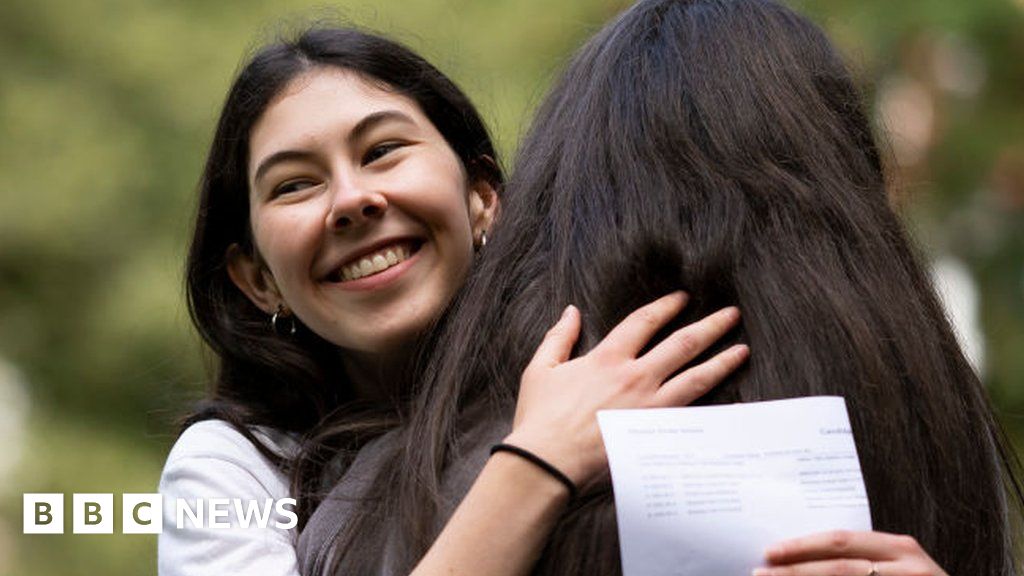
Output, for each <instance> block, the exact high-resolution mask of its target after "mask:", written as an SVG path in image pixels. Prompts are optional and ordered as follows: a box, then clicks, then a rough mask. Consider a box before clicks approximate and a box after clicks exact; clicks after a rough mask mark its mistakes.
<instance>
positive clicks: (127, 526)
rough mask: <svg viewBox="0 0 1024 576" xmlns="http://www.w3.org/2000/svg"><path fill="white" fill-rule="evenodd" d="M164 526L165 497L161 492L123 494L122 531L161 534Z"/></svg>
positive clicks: (126, 532) (125, 532)
mask: <svg viewBox="0 0 1024 576" xmlns="http://www.w3.org/2000/svg"><path fill="white" fill-rule="evenodd" d="M163 526H164V499H163V497H162V496H160V494H124V495H122V496H121V532H122V533H124V534H160V533H161V532H163Z"/></svg>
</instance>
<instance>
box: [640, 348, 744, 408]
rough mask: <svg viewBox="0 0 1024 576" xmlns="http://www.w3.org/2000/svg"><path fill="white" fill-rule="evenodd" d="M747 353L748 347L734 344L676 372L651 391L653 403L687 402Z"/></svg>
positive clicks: (675, 403) (738, 364) (720, 378)
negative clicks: (653, 391) (682, 370)
mask: <svg viewBox="0 0 1024 576" xmlns="http://www.w3.org/2000/svg"><path fill="white" fill-rule="evenodd" d="M749 357H750V348H748V347H747V346H746V345H745V344H736V345H735V346H731V347H730V348H729V349H728V350H723V351H722V352H719V353H718V354H715V356H714V357H712V358H711V359H709V360H708V361H706V362H702V363H700V364H698V365H696V366H694V367H693V368H690V369H689V370H686V371H685V372H682V373H680V374H677V375H676V376H674V377H673V378H672V379H671V380H669V381H668V382H665V383H664V384H663V385H662V386H661V388H659V389H658V391H657V392H656V393H655V395H654V404H655V406H664V407H669V406H687V405H689V404H691V403H692V402H693V401H694V400H696V399H697V398H700V397H701V396H703V395H704V394H706V393H707V391H708V390H711V389H712V388H714V387H715V386H717V385H718V384H719V383H720V382H721V381H722V380H725V378H726V377H727V376H729V374H732V373H733V372H734V371H736V369H737V368H739V367H740V366H742V365H743V363H744V362H746V361H747V358H749Z"/></svg>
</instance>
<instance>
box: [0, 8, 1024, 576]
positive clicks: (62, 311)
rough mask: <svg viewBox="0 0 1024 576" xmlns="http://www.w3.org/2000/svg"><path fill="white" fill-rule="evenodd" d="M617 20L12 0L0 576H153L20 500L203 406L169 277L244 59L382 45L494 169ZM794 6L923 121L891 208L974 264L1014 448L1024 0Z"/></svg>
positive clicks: (106, 469) (1023, 295)
mask: <svg viewBox="0 0 1024 576" xmlns="http://www.w3.org/2000/svg"><path fill="white" fill-rule="evenodd" d="M626 4H627V2H625V1H624V0H573V1H568V0H565V1H560V2H545V1H542V0H491V1H486V2H485V1H481V0H400V1H399V0H391V1H377V2H368V1H363V2H351V3H344V4H337V5H333V6H330V7H328V8H324V7H323V5H322V3H313V2H302V1H297V0H292V1H287V2H285V1H267V0H262V1H247V2H227V1H206V2H198V1H195V0H183V1H179V2H155V1H152V0H133V1H128V0H93V1H89V2H61V1H57V0H6V1H5V2H4V3H3V5H2V6H0V62H2V63H3V66H2V70H0V174H3V179H2V181H0V360H6V361H9V362H11V363H13V364H14V365H16V366H17V367H18V368H19V369H20V370H21V371H22V372H23V374H24V377H25V379H26V381H27V382H28V383H29V391H30V395H31V399H32V406H33V408H32V415H31V417H30V418H29V419H28V421H27V422H28V433H27V436H26V438H27V445H26V446H25V448H24V453H25V457H24V458H23V460H22V465H21V467H20V468H19V469H18V471H17V474H16V475H15V477H14V481H13V482H11V481H10V480H7V481H6V482H3V483H2V484H3V485H2V486H0V574H8V573H9V574H40V575H44V574H94V573H105V574H111V575H116V574H137V573H149V572H153V571H154V570H155V568H154V566H155V560H154V550H155V538H153V537H149V536H115V537H104V536H72V535H65V536H36V537H26V536H21V535H20V532H21V524H20V522H21V493H22V492H48V491H52V492H63V493H66V494H70V493H73V492H90V491H95V492H114V493H115V494H117V495H119V494H121V493H124V492H133V491H134V492H148V491H153V490H155V488H156V481H157V478H158V475H159V469H160V466H161V463H162V459H163V457H164V455H165V453H166V449H167V447H168V446H169V444H170V442H171V441H173V437H174V436H173V432H174V428H173V421H174V418H175V417H176V416H177V415H179V414H180V413H181V411H182V409H183V407H184V406H185V405H186V403H187V401H188V400H189V399H190V398H194V397H195V396H197V395H198V394H201V392H202V390H203V385H204V380H205V371H204V367H203V361H202V360H203V353H202V350H201V347H200V345H199V344H198V342H197V339H196V337H195V336H194V335H193V333H192V331H191V329H190V326H189V324H188V319H187V314H186V313H185V311H184V306H183V297H182V281H181V270H182V262H183V257H184V253H185V250H186V243H187V238H188V234H189V226H190V219H191V215H192V210H193V208H194V192H195V188H196V182H197V179H198V175H199V172H200V168H201V166H202V162H203V159H204V154H205V150H206V147H207V145H208V141H209V139H210V137H211V134H212V130H213V126H214V122H215V120H216V115H217V113H218V109H219V106H220V104H221V101H222V99H223V97H224V93H225V91H226V89H227V87H228V85H229V83H230V81H231V78H232V75H233V73H234V71H235V69H236V67H237V66H238V63H239V62H240V61H241V59H242V58H243V55H244V54H245V53H247V51H248V50H249V49H251V48H252V47H253V46H255V45H258V44H259V43H260V42H262V41H264V40H267V39H270V38H272V37H274V35H275V34H277V33H278V32H281V31H287V30H290V29H294V28H296V27H298V26H301V25H302V24H303V23H306V22H309V21H310V20H311V19H316V18H330V19H333V20H343V21H352V22H355V23H358V24H362V25H365V26H368V27H370V28H373V29H377V30H380V31H383V32H386V33H388V34H389V35H391V36H393V37H397V38H398V39H400V40H403V41H404V42H406V43H408V44H409V45H411V46H412V47H413V48H414V49H416V50H418V51H420V52H421V53H423V54H424V55H425V56H426V57H427V58H428V59H430V60H431V61H433V62H435V63H436V64H437V65H438V66H439V67H440V68H441V69H442V70H444V71H445V72H447V73H449V74H450V75H451V76H452V77H453V78H455V79H456V80H457V81H458V82H459V83H460V84H461V85H462V86H463V87H464V88H465V89H466V90H467V91H468V92H469V94H470V95H471V96H472V97H473V98H474V100H475V101H476V102H477V103H478V105H479V106H480V108H481V110H482V112H483V113H484V116H485V117H486V118H487V119H488V120H489V122H490V124H491V127H492V130H493V131H494V133H495V135H496V136H497V138H498V140H499V142H500V147H501V150H502V152H503V153H504V154H505V163H506V164H507V165H510V164H511V153H512V152H513V151H514V148H515V145H516V142H517V140H518V137H519V135H520V134H521V132H522V131H523V130H524V129H525V128H526V126H527V124H528V120H529V116H530V111H531V110H532V108H533V106H534V105H535V104H536V103H537V102H538V101H539V100H540V98H541V97H542V95H543V92H544V90H545V88H546V86H547V84H548V82H549V81H550V79H551V78H552V77H553V75H554V74H556V73H557V71H558V69H559V67H560V66H561V64H562V63H563V62H564V59H565V57H566V56H567V54H569V53H570V52H571V51H572V50H573V49H574V48H575V47H576V46H578V45H579V44H580V42H581V41H582V40H583V39H584V38H586V37H587V36H589V35H590V34H591V33H592V32H593V31H595V30H596V29H597V28H598V27H600V26H601V24H602V23H603V22H605V21H606V20H607V19H608V18H610V17H611V16H613V15H614V14H615V13H617V12H618V11H619V10H621V9H622V8H623V7H624V6H625V5H626ZM794 4H795V7H797V8H798V9H801V10H802V11H804V12H805V13H806V14H808V15H810V16H811V17H812V18H813V19H814V20H815V21H817V22H818V23H820V24H821V25H822V26H824V27H825V28H826V30H827V31H828V32H829V34H830V35H831V37H832V38H833V39H835V41H836V42H837V43H838V44H839V45H840V47H841V48H842V49H843V51H844V52H845V53H846V54H847V55H848V57H849V59H850V61H851V63H852V64H853V66H854V68H855V70H857V73H858V75H859V77H860V78H861V79H862V80H863V81H864V83H865V85H866V86H867V88H868V92H869V94H870V95H871V98H872V102H873V106H875V109H876V110H877V111H878V112H879V115H880V117H882V118H887V116H886V114H885V112H886V110H888V109H889V108H891V109H892V110H895V111H896V115H895V116H894V117H893V120H892V121H894V122H896V123H897V124H901V123H905V122H904V121H905V119H906V118H907V117H909V118H912V119H913V118H916V119H917V124H914V123H913V122H911V123H910V124H909V128H908V129H909V130H910V132H909V133H910V134H911V135H914V138H916V140H914V142H912V143H911V144H914V145H916V146H917V148H914V147H913V146H911V147H910V148H908V147H907V146H906V145H905V144H906V143H905V142H901V141H900V140H899V138H900V137H901V136H900V134H899V132H900V131H899V130H896V131H895V133H894V135H893V136H892V139H893V140H892V149H893V152H894V154H893V157H894V159H893V161H892V164H893V173H894V175H895V176H896V179H895V182H894V193H895V194H896V198H897V201H898V203H899V204H900V205H901V206H903V207H904V208H905V209H906V210H907V215H908V219H909V222H910V224H911V226H912V228H913V230H914V231H915V233H916V234H917V236H918V237H919V239H920V240H921V241H922V245H923V246H924V247H925V249H926V253H929V254H931V255H937V254H947V255H952V256H954V257H956V258H958V259H960V260H961V261H963V262H964V263H966V265H967V267H968V268H969V270H970V271H971V272H972V274H973V276H974V278H975V280H976V282H977V284H978V290H979V294H980V310H979V312H980V322H981V327H982V329H983V331H984V335H985V343H986V354H987V357H986V360H985V369H984V375H985V380H986V382H987V383H988V384H989V385H990V386H991V389H992V393H993V396H994V397H995V399H996V400H997V403H998V406H999V408H1000V411H1001V413H1002V415H1003V416H1004V420H1005V422H1006V423H1007V425H1008V426H1009V427H1010V428H1011V430H1012V431H1013V432H1014V434H1015V435H1017V436H1021V435H1022V434H1024V420H1022V419H1020V418H1019V417H1011V415H1013V414H1019V413H1022V410H1024V386H1022V385H1021V384H1022V381H1024V353H1022V351H1024V233H1022V231H1024V226H1022V224H1024V106H1021V103H1022V102H1024V64H1021V63H1022V62H1024V0H979V1H972V2H963V1H962V0H928V1H927V2H926V1H924V0H905V1H903V2H890V1H887V0H828V1H825V0H803V1H799V2H795V3H794ZM894 86H895V87H897V88H893V87H894ZM890 96H892V97H891V98H890ZM900 98H903V100H900ZM890 101H891V102H894V104H893V105H892V106H891V107H889V108H887V106H888V104H886V102H890ZM901 102H909V103H910V104H911V106H910V107H909V108H908V107H907V106H902V107H901V105H900V103H901ZM921 102H925V103H926V104H927V106H926V107H925V108H928V109H929V110H930V113H929V114H930V115H929V114H926V115H925V116H927V118H925V120H927V121H928V122H927V126H926V128H927V130H925V129H923V128H921V126H923V125H924V124H922V122H924V120H921V118H920V117H919V116H920V115H921V109H919V107H914V106H913V105H912V104H914V103H921ZM929 107H930V108H929ZM901 112H905V113H907V114H903V113H901ZM897 127H899V126H897ZM904 128H905V126H904ZM915 130H916V132H915ZM922 130H924V132H922ZM922 134H923V135H922ZM912 139H913V138H912ZM915 143H916V144H915ZM908 150H909V152H908ZM901 155H902V156H901ZM0 424H2V423H0ZM0 429H2V428H0ZM3 440H4V438H2V437H0V441H3ZM0 480H3V478H0ZM68 498H69V499H70V497H68ZM118 498H119V497H115V500H117V499H118ZM115 526H119V523H115Z"/></svg>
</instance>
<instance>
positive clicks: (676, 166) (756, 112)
mask: <svg viewBox="0 0 1024 576" xmlns="http://www.w3.org/2000/svg"><path fill="white" fill-rule="evenodd" d="M502 209H503V212H502V226H501V227H499V228H498V229H496V230H495V233H494V235H493V238H492V239H491V241H490V244H488V250H487V252H486V253H485V254H483V255H482V256H481V258H480V259H479V262H478V264H477V266H476V268H475V269H474V271H473V273H472V274H471V276H470V279H469V281H468V285H467V289H466V290H465V291H464V293H463V294H462V296H461V297H460V298H459V299H458V300H457V301H456V303H455V305H454V307H453V309H452V311H451V313H450V315H449V316H448V317H447V318H446V322H445V325H444V327H443V330H441V331H440V333H439V336H438V338H437V340H436V341H435V342H434V346H433V347H432V350H433V351H434V356H433V358H432V359H431V361H430V364H429V366H428V367H427V370H426V376H425V384H424V387H423V389H422V391H421V394H420V396H419V397H418V398H417V401H416V403H415V406H416V410H415V411H413V412H412V418H411V421H410V423H409V424H408V426H406V427H405V429H404V430H403V432H402V434H403V435H404V439H403V440H398V441H396V442H395V446H396V447H395V448H394V449H393V451H392V452H393V454H394V455H395V457H394V458H393V459H390V460H388V459H382V461H381V462H380V463H379V464H378V472H377V476H376V479H378V480H380V479H383V478H391V477H392V476H391V475H392V474H393V473H394V472H395V471H396V470H402V471H404V474H403V475H402V476H401V477H400V478H399V481H398V482H393V483H384V482H380V481H376V482H375V481H374V480H373V478H374V477H372V476H371V479H370V480H369V481H367V482H363V483H361V484H359V483H348V484H346V482H345V481H343V482H342V483H341V484H340V485H339V487H338V488H337V489H336V490H337V492H338V494H339V495H351V494H357V495H361V496H362V498H363V499H362V500H360V505H358V506H355V507H354V508H351V507H350V508H345V509H342V512H343V514H342V515H341V516H340V518H343V519H344V522H345V523H346V525H347V526H349V529H348V530H347V532H346V533H344V534H342V535H341V536H335V535H333V534H331V533H330V532H328V531H325V530H308V531H307V533H305V534H303V537H302V538H303V539H304V540H312V541H313V542H300V550H309V551H317V550H330V551H331V553H330V555H329V556H330V558H331V559H332V561H333V562H334V564H333V565H334V566H335V567H336V568H338V570H337V572H335V573H338V574H342V573H345V567H346V566H348V565H350V564H351V565H359V564H358V562H359V560H360V558H361V555H360V552H361V551H362V550H365V549H376V548H378V547H382V546H383V547H385V548H391V549H394V550H397V552H395V554H396V555H401V556H402V561H403V563H400V564H399V566H400V567H401V566H405V565H411V564H413V563H415V562H416V559H417V558H419V555H420V554H421V553H422V551H423V550H424V549H425V547H426V545H427V544H428V543H429V542H430V540H431V538H432V535H433V534H434V533H436V531H437V529H438V528H439V526H441V525H442V524H443V522H444V519H445V518H446V514H447V512H448V510H450V506H449V505H448V503H447V499H448V498H449V497H450V495H451V494H458V493H459V491H460V490H462V488H460V485H461V484H464V483H465V482H466V478H467V477H471V474H466V473H465V472H464V469H463V468H464V466H463V463H464V462H466V461H472V460H473V459H474V458H479V456H478V455H474V453H473V450H474V449H475V450H477V451H483V452H486V446H487V445H488V443H489V442H490V441H492V440H491V439H490V438H487V434H488V432H487V430H488V429H490V428H491V427H489V426H484V427H480V426H476V425H475V422H476V421H477V420H479V418H478V417H477V416H476V415H475V413H474V412H473V410H474V408H473V407H474V406H475V405H478V404H481V403H497V404H500V405H504V406H505V418H506V419H507V420H513V413H514V411H515V409H514V406H513V403H514V399H515V397H516V390H517V386H518V381H517V379H516V378H515V376H514V375H515V374H517V373H518V369H519V368H521V367H523V366H526V365H527V364H528V362H529V360H530V351H529V349H528V347H527V344H528V343H530V342H533V341H535V340H536V339H538V338H539V335H540V334H541V333H542V332H543V331H544V329H545V326H546V325H547V324H549V323H550V322H551V319H553V318H555V317H557V315H558V314H559V311H560V306H561V304H562V303H564V302H574V303H577V304H578V305H579V307H580V309H582V310H585V311H587V313H586V314H584V315H583V317H582V331H581V335H580V339H579V342H578V345H577V346H578V350H580V351H581V352H586V351H587V350H591V349H592V348H593V347H594V346H596V345H597V343H598V342H599V341H600V339H601V337H602V336H603V335H604V334H607V333H608V330H609V329H610V328H611V327H612V326H613V325H614V324H615V323H616V322H617V321H618V320H619V319H620V318H622V317H623V316H624V315H625V314H626V313H627V312H628V311H629V310H630V309H632V308H633V307H635V306H637V305H638V304H639V303H641V302H644V301H646V300H648V299H650V298H651V297H653V296H654V295H657V294H661V293H664V292H666V291H670V290H675V289H685V290H687V291H688V292H689V293H690V294H691V295H692V301H691V304H690V306H689V307H688V308H687V310H686V312H685V313H684V314H683V315H682V317H681V318H680V319H678V320H677V321H680V322H683V321H686V320H688V319H692V318H696V317H700V316H701V315H703V314H706V313H707V312H708V311H711V310H715V309H718V308H720V307H722V306H727V305H736V306H739V307H740V308H741V309H742V310H743V317H744V321H743V324H742V326H741V327H740V328H739V330H737V331H735V333H733V334H731V335H730V336H729V337H727V338H726V340H725V341H723V342H721V343H720V345H721V346H726V345H729V344H731V343H735V342H745V343H748V344H749V345H750V347H751V349H753V350H755V352H756V353H755V354H754V356H752V358H751V361H750V363H749V364H748V365H746V366H745V367H744V368H743V369H742V370H740V371H739V372H737V373H735V374H733V375H732V376H730V377H728V378H727V379H726V380H725V382H724V383H722V384H720V385H719V386H717V387H716V388H715V390H713V391H712V392H710V393H709V394H708V395H706V396H704V397H703V398H702V400H701V401H700V402H701V403H726V402H752V401H759V400H768V399H777V398H788V397H797V396H808V395H841V396H843V397H845V399H846V403H847V407H848V410H849V414H850V420H851V424H852V426H853V430H854V436H855V438H856V441H857V445H858V452H859V454H860V457H861V467H862V470H863V474H864V479H865V484H866V487H867V491H868V495H869V500H870V502H871V511H872V520H873V526H874V527H875V529H876V530H877V531H875V532H864V533H860V532H857V533H850V532H839V533H834V534H818V535H810V536H808V537H806V538H802V539H799V540H795V541H791V542H787V543H780V544H779V545H778V546H777V547H774V548H773V549H772V550H770V551H769V552H768V553H767V558H766V563H765V564H766V565H765V566H764V567H760V568H756V569H754V567H752V570H754V573H755V574H758V575H766V574H772V575H778V576H781V575H787V576H789V575H792V576H803V575H822V574H830V575H840V576H868V575H871V576H879V575H880V576H910V575H931V576H937V575H941V574H947V573H948V574H952V575H957V576H960V575H971V576H973V575H986V576H997V575H998V576H1008V575H1011V574H1016V573H1017V571H1018V567H1019V565H1020V561H1021V558H1020V555H1019V545H1020V541H1019V529H1020V523H1021V517H1022V499H1021V481H1020V476H1019V471H1018V464H1017V461H1016V458H1015V456H1014V454H1013V452H1012V450H1011V448H1010V446H1009V444H1008V443H1007V441H1006V439H1005V437H1004V435H1003V433H1002V431H1001V429H1000V427H999V425H998V423H997V421H996V419H995V417H994V415H993V412H992V409H991V408H990V406H989V404H988V400H987V398H986V393H985V391H984V389H983V387H982V385H981V383H980V382H979V380H978V378H977V376H976V375H975V374H974V373H973V372H972V371H971V369H970V367H969V365H968V363H967V361H966V360H965V358H964V356H963V354H962V352H961V350H960V348H959V346H958V345H957V341H956V339H955V337H954V335H953V332H952V331H951V329H950V326H949V323H948V322H947V320H946V318H945V316H944V314H943V310H942V309H941V307H940V305H939V303H938V300H937V298H936V297H935V294H934V291H933V289H932V287H931V286H930V284H929V282H928V279H927V276H926V274H925V273H924V272H923V270H922V266H921V264H920V262H919V259H918V257H917V256H916V255H915V253H914V251H913V250H912V248H911V246H910V243H909V241H908V239H907V237H906V234H905V232H904V231H903V229H902V227H901V225H900V222H899V220H898V218H897V216H896V214H895V213H894V212H893V210H892V209H891V207H890V205H889V203H888V197H887V193H886V182H885V178H884V174H883V169H882V160H881V157H880V154H879V151H878V148H877V146H876V144H875V142H874V139H873V136H872V130H871V126H870V123H869V121H868V118H867V116H866V115H865V113H864V111H863V102H862V98H861V95H860V94H859V93H858V91H857V90H856V89H855V87H854V85H853V82H852V80H851V78H850V75H849V73H848V71H847V70H846V68H845V66H844V65H843V63H842V61H841V58H840V57H839V56H838V54H837V52H836V50H835V49H834V48H833V46H832V45H831V44H830V42H829V41H828V40H827V38H826V37H825V36H824V34H823V33H822V32H821V31H820V30H819V29H818V28H817V27H816V26H814V25H813V24H811V23H809V22H808V21H807V20H806V19H804V18H802V17H800V16H798V15H796V14H794V13H793V12H792V11H790V10H789V9H787V8H785V7H783V6H781V5H780V4H777V3H775V2H771V1H768V0H643V1H641V2H639V3H638V4H636V5H635V6H633V7H632V8H630V9H629V10H628V11H626V12H625V13H624V14H622V15H621V16H620V17H619V18H618V19H617V20H616V21H615V22H613V23H611V24H610V25H608V26H607V27H605V28H604V29H603V30H602V31H601V32H600V33H598V34H597V36H595V37H594V38H593V39H592V40H590V41H589V42H588V43H587V44H586V45H585V46H584V47H583V48H582V49H581V51H580V52H579V53H578V54H577V56H576V57H575V58H574V60H573V61H572V63H571V64H570V65H569V67H568V69H567V70H566V71H565V73H564V74H563V75H562V77H561V79H560V80H559V81H558V82H557V84H556V86H555V87H554V88H553V90H552V92H551V93H550V95H549V96H548V97H547V99H546V101H545V102H544V104H543V105H542V107H541V109H540V111H539V113H538V115H537V118H536V119H535V120H534V123H533V128H532V131H531V132H530V133H529V135H528V136H527V138H526V139H525V141H524V142H523V143H522V145H521V147H520V152H519V157H518V160H517V162H516V166H515V172H514V175H513V179H512V181H511V182H510V183H509V185H508V187H507V190H506V193H505V195H504V196H503V208H502ZM509 304H511V305H509ZM451 406H459V407H460V410H458V411H456V410H452V409H446V407H451ZM438 415H440V416H443V417H439V416H438ZM481 436H482V437H484V438H485V440H483V441H481V440H479V439H478V438H479V437H481ZM467 447H468V450H467ZM366 486H369V488H368V489H367V488H366ZM581 488H582V489H583V491H582V493H581V495H580V496H579V497H578V498H577V499H575V500H573V501H572V502H570V503H569V505H568V507H567V509H566V510H565V511H564V513H562V514H561V515H560V518H559V521H558V524H557V526H556V527H555V528H554V529H553V531H552V533H551V537H550V540H549V541H547V543H546V547H545V548H544V550H543V553H542V554H541V556H540V558H539V560H538V562H537V564H536V566H535V569H534V572H535V573H536V574H552V575H554V574H587V575H600V574H615V573H618V572H619V571H620V564H619V557H618V554H619V549H618V541H617V532H616V525H615V514H614V505H613V500H612V496H611V492H610V490H609V486H608V485H607V483H596V482H595V483H591V484H589V485H587V486H582V487H581ZM360 490H362V492H361V491H360ZM332 502H334V501H333V500H330V499H329V500H327V501H326V503H325V504H324V505H322V506H321V508H320V509H319V510H318V511H317V513H316V514H315V515H314V517H313V519H312V520H311V521H310V526H313V527H315V526H320V524H321V518H326V519H327V520H325V521H327V522H329V521H330V520H331V519H334V520H337V519H338V518H339V515H338V514H337V512H338V507H337V506H336V505H332ZM423 502H433V503H434V504H433V506H432V507H431V508H432V509H430V508H427V507H425V506H424V505H423ZM381 511H384V512H381ZM383 534H387V537H386V538H385V537H382V535H383ZM317 540H319V542H317ZM395 573H400V569H399V570H398V571H397V572H395Z"/></svg>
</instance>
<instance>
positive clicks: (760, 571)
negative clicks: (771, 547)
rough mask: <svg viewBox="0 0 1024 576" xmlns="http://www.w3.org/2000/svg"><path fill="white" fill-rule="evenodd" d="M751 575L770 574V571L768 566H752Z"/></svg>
mask: <svg viewBox="0 0 1024 576" xmlns="http://www.w3.org/2000/svg"><path fill="white" fill-rule="evenodd" d="M751 576H772V571H771V569H770V568H754V571H753V572H751Z"/></svg>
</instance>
